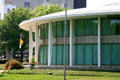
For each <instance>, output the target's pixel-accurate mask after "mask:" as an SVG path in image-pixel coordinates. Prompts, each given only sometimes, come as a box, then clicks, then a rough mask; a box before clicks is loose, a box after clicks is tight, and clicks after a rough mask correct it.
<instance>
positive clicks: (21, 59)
mask: <svg viewBox="0 0 120 80" xmlns="http://www.w3.org/2000/svg"><path fill="white" fill-rule="evenodd" d="M22 44H23V40H22V34H20V46H19V48H20V54H21V58H20V61H21V62H23V53H22Z"/></svg>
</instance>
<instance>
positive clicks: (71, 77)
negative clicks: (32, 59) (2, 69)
mask: <svg viewBox="0 0 120 80" xmlns="http://www.w3.org/2000/svg"><path fill="white" fill-rule="evenodd" d="M48 72H52V73H53V75H48ZM0 80H63V70H42V69H33V70H29V69H22V70H10V71H9V72H8V74H6V73H4V74H2V75H0ZM67 80H120V72H107V71H75V70H67Z"/></svg>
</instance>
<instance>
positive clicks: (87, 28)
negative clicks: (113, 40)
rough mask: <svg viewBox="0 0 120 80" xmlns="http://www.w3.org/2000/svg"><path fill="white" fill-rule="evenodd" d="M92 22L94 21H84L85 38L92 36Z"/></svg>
mask: <svg viewBox="0 0 120 80" xmlns="http://www.w3.org/2000/svg"><path fill="white" fill-rule="evenodd" d="M91 21H92V19H85V20H84V35H85V36H89V35H91V34H92V29H91Z"/></svg>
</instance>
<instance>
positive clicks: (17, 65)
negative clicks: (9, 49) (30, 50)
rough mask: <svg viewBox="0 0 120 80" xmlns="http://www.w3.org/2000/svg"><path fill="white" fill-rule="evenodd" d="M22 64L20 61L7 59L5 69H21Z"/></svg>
mask: <svg viewBox="0 0 120 80" xmlns="http://www.w3.org/2000/svg"><path fill="white" fill-rule="evenodd" d="M22 68H23V65H22V63H21V62H20V61H17V60H14V59H13V60H9V61H7V62H6V63H5V70H7V69H8V70H11V69H22Z"/></svg>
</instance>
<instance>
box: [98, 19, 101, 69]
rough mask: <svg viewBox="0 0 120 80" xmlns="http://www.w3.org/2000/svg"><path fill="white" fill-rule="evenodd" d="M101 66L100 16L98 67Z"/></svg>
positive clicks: (99, 25)
mask: <svg viewBox="0 0 120 80" xmlns="http://www.w3.org/2000/svg"><path fill="white" fill-rule="evenodd" d="M100 66H101V20H100V17H98V67H100Z"/></svg>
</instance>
